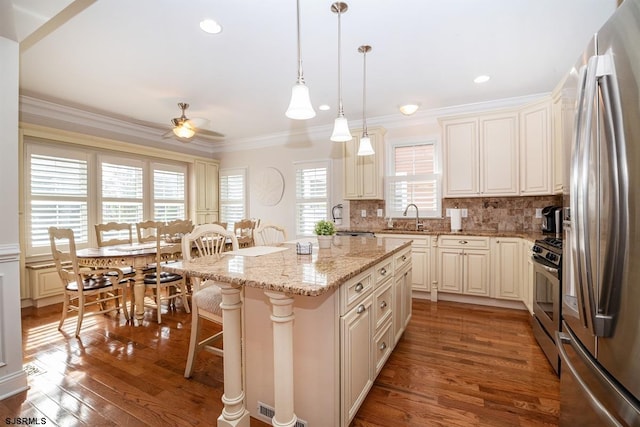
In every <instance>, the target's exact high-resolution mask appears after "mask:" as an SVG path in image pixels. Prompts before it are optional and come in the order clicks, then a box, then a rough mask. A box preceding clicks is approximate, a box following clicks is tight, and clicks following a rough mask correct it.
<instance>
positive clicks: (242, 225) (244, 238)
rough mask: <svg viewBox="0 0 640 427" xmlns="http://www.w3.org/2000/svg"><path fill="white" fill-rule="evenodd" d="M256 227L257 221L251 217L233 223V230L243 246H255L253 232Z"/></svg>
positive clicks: (239, 243)
mask: <svg viewBox="0 0 640 427" xmlns="http://www.w3.org/2000/svg"><path fill="white" fill-rule="evenodd" d="M255 228H256V221H253V220H251V219H241V220H240V221H237V222H236V223H234V224H233V231H234V234H235V235H236V237H237V239H238V245H240V247H241V248H248V247H251V246H255V240H254V236H253V232H254V231H255Z"/></svg>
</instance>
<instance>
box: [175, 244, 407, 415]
mask: <svg viewBox="0 0 640 427" xmlns="http://www.w3.org/2000/svg"><path fill="white" fill-rule="evenodd" d="M310 240H312V241H315V239H310ZM262 248H265V249H263V250H256V249H257V248H256V249H254V250H251V248H249V250H244V251H243V250H240V251H233V252H231V253H228V254H224V255H223V256H222V257H221V258H220V259H198V260H194V261H192V262H183V263H176V264H171V266H170V267H168V269H169V270H171V271H174V272H179V273H183V274H187V275H188V276H192V277H201V278H202V279H211V280H215V281H216V282H218V284H219V285H220V287H221V288H222V295H223V300H222V304H221V307H222V311H223V321H224V326H223V329H224V331H225V333H224V335H223V340H224V341H223V345H224V351H225V356H224V376H225V384H224V396H223V398H222V401H223V404H224V406H225V407H224V410H223V413H222V414H221V415H220V417H219V418H218V426H248V425H249V411H250V412H251V415H253V416H255V417H256V418H259V419H263V420H265V415H266V416H267V417H268V416H270V415H272V414H275V415H274V416H273V420H272V423H273V425H282V426H294V425H296V422H297V421H298V417H299V418H300V420H301V421H302V420H304V421H306V422H307V423H308V425H310V426H314V425H315V426H325V425H332V426H347V425H348V424H349V422H350V420H351V419H352V418H353V416H354V415H355V413H356V411H357V409H358V408H359V406H360V404H361V403H362V401H363V400H364V398H365V397H366V395H367V393H368V391H369V389H370V387H371V385H372V384H373V380H374V379H375V377H376V376H377V374H378V372H379V371H380V369H381V368H382V366H383V365H384V363H385V362H386V360H387V358H388V357H389V355H390V353H391V351H392V350H393V348H394V346H395V344H396V342H397V340H398V339H399V338H400V336H401V335H402V332H403V331H404V329H405V327H406V325H407V323H408V321H409V319H410V316H411V255H410V251H411V240H410V239H397V238H370V237H369V238H364V237H348V236H335V237H334V239H333V242H332V246H331V248H330V249H318V247H317V246H314V247H313V253H312V254H311V255H298V254H297V253H296V246H295V242H292V243H285V244H283V245H281V246H280V247H274V248H273V249H269V248H268V247H262ZM283 248H284V250H283ZM241 320H242V323H241ZM269 320H271V321H269ZM247 408H249V409H248V410H247ZM294 408H295V410H294Z"/></svg>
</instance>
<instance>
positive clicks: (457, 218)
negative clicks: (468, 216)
mask: <svg viewBox="0 0 640 427" xmlns="http://www.w3.org/2000/svg"><path fill="white" fill-rule="evenodd" d="M451 231H462V209H451Z"/></svg>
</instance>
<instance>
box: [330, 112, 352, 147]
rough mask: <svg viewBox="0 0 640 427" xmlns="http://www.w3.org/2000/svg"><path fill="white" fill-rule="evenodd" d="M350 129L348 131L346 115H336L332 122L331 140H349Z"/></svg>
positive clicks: (350, 137)
mask: <svg viewBox="0 0 640 427" xmlns="http://www.w3.org/2000/svg"><path fill="white" fill-rule="evenodd" d="M352 138H353V137H352V136H351V131H349V123H348V122H347V119H346V117H344V116H342V115H341V116H338V117H336V120H335V122H334V123H333V133H332V134H331V138H330V139H331V140H332V141H333V142H346V141H351V139H352Z"/></svg>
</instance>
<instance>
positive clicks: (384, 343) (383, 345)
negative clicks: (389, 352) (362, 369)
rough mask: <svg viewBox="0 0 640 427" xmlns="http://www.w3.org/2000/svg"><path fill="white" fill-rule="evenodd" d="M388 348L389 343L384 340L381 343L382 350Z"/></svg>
mask: <svg viewBox="0 0 640 427" xmlns="http://www.w3.org/2000/svg"><path fill="white" fill-rule="evenodd" d="M386 348H387V343H386V342H384V341H382V344H380V351H384V349H386Z"/></svg>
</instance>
